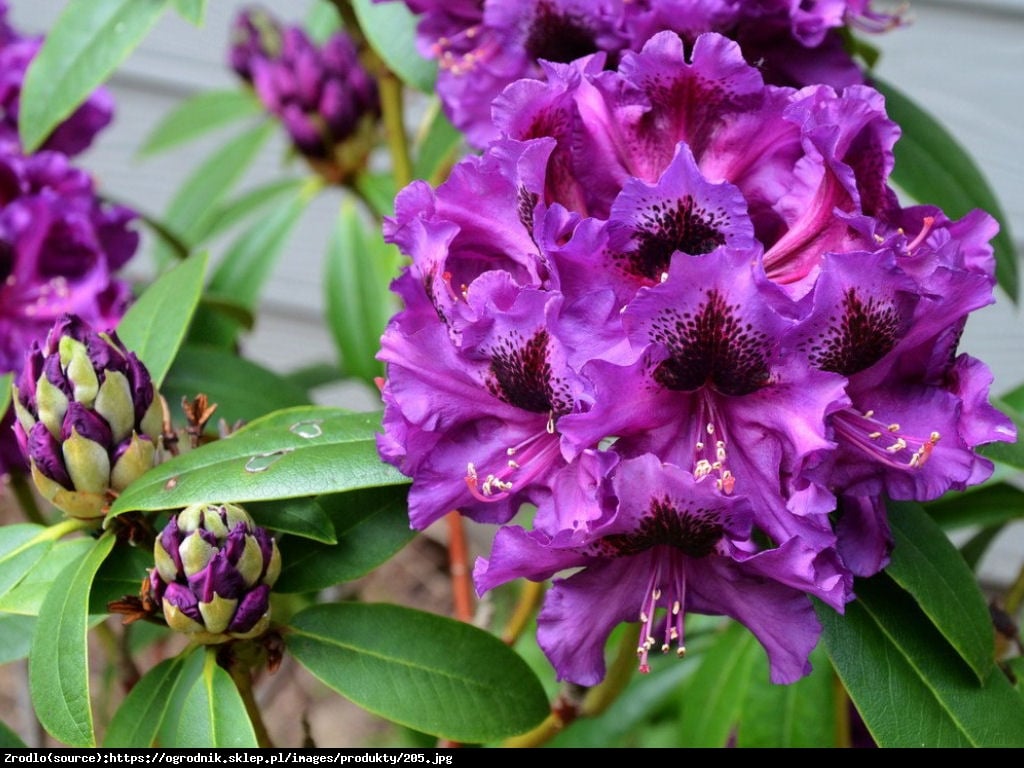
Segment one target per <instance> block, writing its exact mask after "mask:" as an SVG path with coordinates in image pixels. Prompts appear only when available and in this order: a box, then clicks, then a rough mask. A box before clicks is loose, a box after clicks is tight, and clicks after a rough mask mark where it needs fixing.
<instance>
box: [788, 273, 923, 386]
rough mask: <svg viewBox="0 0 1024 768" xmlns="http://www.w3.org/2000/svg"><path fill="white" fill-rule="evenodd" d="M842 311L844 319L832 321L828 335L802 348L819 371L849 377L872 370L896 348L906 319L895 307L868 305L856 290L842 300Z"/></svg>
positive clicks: (870, 301)
mask: <svg viewBox="0 0 1024 768" xmlns="http://www.w3.org/2000/svg"><path fill="white" fill-rule="evenodd" d="M841 311H842V315H841V316H833V317H832V318H830V325H829V328H828V330H827V331H826V332H825V333H823V334H822V335H821V336H819V337H818V338H816V339H814V341H813V342H811V343H808V344H804V345H802V347H803V349H804V350H805V351H806V352H807V356H808V358H809V359H810V361H811V364H812V365H814V366H815V367H816V368H819V369H821V370H823V371H832V372H833V373H839V374H842V375H843V376H850V375H852V374H854V373H857V372H858V371H863V370H864V369H865V368H869V367H871V366H872V365H874V364H875V363H877V362H878V361H879V360H881V359H882V358H883V357H884V356H885V355H886V354H888V353H889V352H890V351H891V350H892V348H893V347H894V346H896V342H897V340H898V339H899V337H900V335H901V329H902V327H903V319H902V318H901V317H900V313H899V312H898V311H897V310H896V308H895V307H894V306H893V305H892V304H890V303H888V302H886V301H879V300H877V299H874V298H871V299H868V300H867V301H865V300H864V299H862V298H861V297H860V296H858V295H857V292H856V291H855V290H854V289H853V288H850V289H849V290H847V292H846V295H845V296H843V303H842V309H841Z"/></svg>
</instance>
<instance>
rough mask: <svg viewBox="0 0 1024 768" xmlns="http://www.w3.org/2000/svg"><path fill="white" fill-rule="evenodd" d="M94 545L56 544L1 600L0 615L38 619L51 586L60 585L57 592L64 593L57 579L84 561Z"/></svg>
mask: <svg viewBox="0 0 1024 768" xmlns="http://www.w3.org/2000/svg"><path fill="white" fill-rule="evenodd" d="M94 543H95V542H93V540H92V539H88V538H76V539H65V540H63V541H58V542H57V543H55V544H54V545H53V546H52V547H50V548H49V550H48V551H47V552H46V556H45V557H43V558H40V560H39V561H38V562H37V563H36V564H35V566H34V567H33V568H32V570H30V571H29V572H28V573H26V574H25V578H23V579H22V580H21V581H20V582H19V583H18V585H17V586H16V587H14V589H12V590H10V591H9V592H8V593H7V594H5V595H4V596H3V597H0V612H3V613H14V614H19V615H22V616H38V615H39V611H40V609H41V607H42V605H43V601H44V600H45V599H46V596H47V595H48V594H49V593H50V592H51V590H52V589H53V588H54V585H55V584H57V585H60V586H59V587H58V591H60V590H61V589H63V582H62V581H61V580H60V579H61V578H62V577H63V571H64V566H65V565H67V564H68V563H69V562H71V561H73V560H80V559H81V558H82V557H84V556H85V554H86V553H87V552H89V551H90V550H91V549H92V547H93V544H94Z"/></svg>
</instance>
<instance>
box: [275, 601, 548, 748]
mask: <svg viewBox="0 0 1024 768" xmlns="http://www.w3.org/2000/svg"><path fill="white" fill-rule="evenodd" d="M285 641H286V643H287V647H288V650H289V652H290V653H291V654H292V655H293V656H294V657H295V659H296V660H297V661H298V662H299V663H300V664H302V665H303V666H304V667H305V668H306V669H307V670H309V671H310V672H311V673H312V674H313V675H314V676H316V677H317V678H319V679H320V680H321V681H322V682H323V683H324V684H326V685H327V686H328V687H330V688H332V689H334V690H335V691H337V692H338V693H340V694H341V695H343V696H345V697H346V698H348V699H350V700H352V701H354V702H355V703H356V704H358V705H359V706H361V707H363V708H365V709H367V710H369V711H370V712H373V713H375V714H377V715H380V716H382V717H385V718H387V719H389V720H393V721H394V722H397V723H400V724H402V725H405V726H407V727H409V728H414V729H416V730H418V731H423V732H425V733H430V734H433V735H436V736H440V737H443V738H447V739H453V740H455V741H460V742H467V743H477V742H488V741H493V740H496V739H501V738H505V737H508V736H513V735H516V734H519V733H523V732H525V731H527V730H529V729H530V728H532V727H533V726H535V725H537V724H538V723H539V722H540V721H541V720H542V719H543V718H544V716H545V715H546V714H547V713H548V703H547V698H546V696H545V695H544V689H543V688H542V687H541V685H540V682H539V681H538V680H537V678H536V676H535V675H534V674H533V672H532V671H531V670H530V668H529V667H528V666H527V664H526V662H524V661H523V660H522V658H521V657H520V656H518V655H517V654H516V653H515V652H514V651H512V650H511V649H509V648H508V647H507V646H506V645H505V644H504V643H502V642H501V641H500V640H499V639H498V638H496V637H494V636H493V635H491V634H488V633H487V632H484V631H483V630H480V629H477V628H476V627H473V626H471V625H468V624H465V623H462V622H457V621H454V620H452V619H448V618H445V617H442V616H436V615H433V614H429V613H424V612H422V611H417V610H414V609H411V608H403V607H401V606H397V605H385V604H356V603H347V604H338V603H336V604H330V605H316V606H313V607H311V608H307V609H306V610H304V611H301V612H300V613H298V614H296V615H295V616H294V617H293V619H292V623H291V628H290V630H289V631H288V633H287V635H286V638H285Z"/></svg>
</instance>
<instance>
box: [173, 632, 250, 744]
mask: <svg viewBox="0 0 1024 768" xmlns="http://www.w3.org/2000/svg"><path fill="white" fill-rule="evenodd" d="M195 656H196V657H198V658H199V659H202V662H203V666H202V670H201V672H200V674H199V675H197V676H196V678H195V680H194V682H193V683H192V685H191V686H189V687H188V688H187V689H186V690H185V691H184V698H183V700H182V706H181V710H180V715H179V718H178V727H177V730H176V732H175V739H174V742H173V746H174V747H175V748H178V749H181V748H186V749H187V748H196V747H217V748H224V747H233V748H235V749H244V748H253V747H258V746H259V744H258V743H257V741H256V733H255V731H254V730H253V727H252V722H251V721H250V720H249V715H248V713H247V712H246V710H245V703H244V702H243V701H242V697H241V695H240V694H239V693H238V688H236V687H235V684H234V682H233V681H232V680H231V676H230V675H229V674H228V673H227V672H226V671H224V669H223V668H221V666H220V665H219V664H217V649H216V648H206V649H205V652H204V653H202V654H199V653H197V654H195ZM168 746H171V745H168Z"/></svg>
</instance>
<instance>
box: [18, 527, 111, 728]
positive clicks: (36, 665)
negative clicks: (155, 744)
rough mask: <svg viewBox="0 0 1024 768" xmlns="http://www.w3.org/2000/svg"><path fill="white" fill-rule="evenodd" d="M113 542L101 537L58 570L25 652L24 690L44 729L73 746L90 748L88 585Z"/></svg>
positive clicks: (107, 537) (108, 552) (90, 701)
mask: <svg viewBox="0 0 1024 768" xmlns="http://www.w3.org/2000/svg"><path fill="white" fill-rule="evenodd" d="M113 547H114V537H113V536H103V537H101V538H100V539H99V540H97V541H96V542H95V545H94V546H93V548H92V549H91V550H90V551H89V552H88V553H86V555H85V556H84V557H82V558H80V559H79V560H76V561H73V562H71V563H68V565H67V567H66V568H65V570H64V572H63V573H62V574H61V579H60V580H61V583H62V584H64V585H66V586H65V588H64V589H51V590H50V591H49V593H47V595H46V599H45V600H44V601H43V605H42V608H41V609H40V611H39V621H38V623H37V624H36V634H35V636H34V638H33V641H32V651H31V653H30V654H29V665H28V676H29V692H30V693H31V697H32V704H33V707H34V708H35V711H36V716H37V717H38V718H39V722H40V723H41V724H42V725H43V727H44V728H45V729H46V731H47V732H48V733H49V734H50V735H51V736H53V737H54V738H55V739H57V740H58V741H60V742H63V743H64V744H67V745H68V746H72V747H94V746H96V736H95V734H94V732H93V719H92V709H91V703H92V700H91V698H90V695H89V654H88V642H87V637H86V635H87V630H88V626H89V621H88V619H89V616H88V609H89V590H90V588H91V587H92V580H93V577H94V576H95V575H96V571H97V570H99V567H100V565H101V564H102V563H103V561H104V560H105V559H106V557H107V555H108V554H110V551H111V550H112V549H113Z"/></svg>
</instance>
